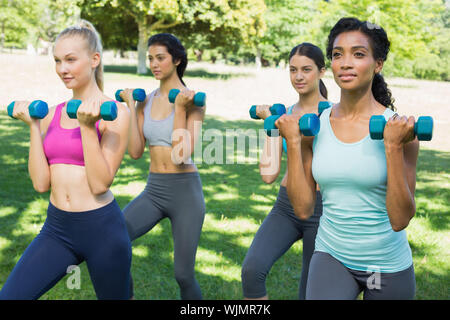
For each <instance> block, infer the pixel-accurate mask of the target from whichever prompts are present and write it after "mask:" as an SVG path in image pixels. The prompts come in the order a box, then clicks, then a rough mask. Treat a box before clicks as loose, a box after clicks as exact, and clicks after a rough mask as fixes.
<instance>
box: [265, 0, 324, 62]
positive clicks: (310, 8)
mask: <svg viewBox="0 0 450 320" xmlns="http://www.w3.org/2000/svg"><path fill="white" fill-rule="evenodd" d="M316 3H317V1H311V0H266V5H267V11H266V12H265V13H264V20H265V22H266V24H267V31H266V32H265V33H264V36H263V37H262V38H261V39H260V40H259V43H258V46H257V51H258V52H257V56H258V55H259V57H258V58H262V59H265V60H269V61H273V62H275V64H276V65H278V63H279V62H280V61H281V60H284V61H287V60H288V55H289V52H290V50H291V49H292V48H293V47H294V46H296V45H297V44H300V43H301V42H305V41H311V42H314V41H313V39H311V37H309V34H310V31H311V22H312V21H313V20H314V17H315V16H316V15H317V14H319V13H318V12H317V9H316Z"/></svg>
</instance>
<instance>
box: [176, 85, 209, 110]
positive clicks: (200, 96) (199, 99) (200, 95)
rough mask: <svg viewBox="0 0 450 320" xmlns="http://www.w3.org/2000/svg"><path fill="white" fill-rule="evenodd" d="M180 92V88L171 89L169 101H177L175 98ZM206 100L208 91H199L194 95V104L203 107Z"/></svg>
mask: <svg viewBox="0 0 450 320" xmlns="http://www.w3.org/2000/svg"><path fill="white" fill-rule="evenodd" d="M179 93H180V90H179V89H172V90H170V91H169V101H170V103H175V99H176V97H177V95H178V94H179ZM205 102H206V93H204V92H197V93H196V94H195V95H194V105H196V106H197V107H203V106H204V105H205Z"/></svg>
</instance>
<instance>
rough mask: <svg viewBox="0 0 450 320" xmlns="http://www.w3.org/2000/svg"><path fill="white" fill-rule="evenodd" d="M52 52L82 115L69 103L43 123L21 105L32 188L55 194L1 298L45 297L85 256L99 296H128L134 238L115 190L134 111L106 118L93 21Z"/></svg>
mask: <svg viewBox="0 0 450 320" xmlns="http://www.w3.org/2000/svg"><path fill="white" fill-rule="evenodd" d="M53 54H54V58H55V66H56V73H57V75H58V76H59V77H60V78H61V80H62V81H63V82H64V84H65V86H66V87H67V88H68V89H71V90H72V92H73V99H79V100H81V101H82V104H81V105H80V106H79V108H78V112H77V118H76V119H71V118H69V117H68V115H67V112H66V108H67V106H66V105H67V103H66V102H63V103H61V104H59V105H57V106H55V107H53V108H50V110H49V114H48V115H47V116H46V117H45V118H44V119H42V120H37V119H33V118H31V117H30V116H29V115H28V112H26V110H27V106H28V102H25V101H22V102H16V103H15V106H14V114H13V116H14V117H15V118H17V119H20V120H22V121H24V122H25V123H26V124H27V125H28V126H29V127H30V150H29V161H28V171H29V175H30V177H31V180H32V182H33V187H34V188H35V190H36V191H38V192H46V191H48V190H49V189H51V192H50V202H49V205H48V210H47V219H46V221H45V223H44V226H43V227H42V230H41V231H40V233H39V234H38V236H37V237H36V238H35V239H34V240H33V241H32V242H31V244H30V245H29V246H28V248H27V249H26V250H25V252H24V254H23V255H22V257H21V258H20V260H19V261H18V263H17V264H16V266H15V267H14V269H13V270H12V272H11V274H10V275H9V277H8V279H7V280H6V283H5V284H4V286H3V288H2V290H1V291H0V299H21V300H22V299H38V298H39V297H40V296H41V295H42V294H44V293H45V292H46V291H48V290H49V289H51V288H52V287H53V286H54V285H55V284H56V283H57V282H58V281H59V280H60V279H61V278H62V277H64V275H65V274H66V272H67V270H68V267H70V266H73V265H78V264H80V263H81V262H83V261H86V263H87V267H88V270H89V274H90V277H91V280H92V283H93V285H94V288H95V292H96V295H97V297H98V298H99V299H128V298H129V276H130V265H131V243H130V239H129V236H128V233H127V229H126V225H125V220H124V217H123V214H122V211H121V210H120V207H119V206H118V204H117V202H116V201H115V199H114V195H113V194H112V193H111V191H110V189H109V187H110V186H111V184H112V182H113V179H114V176H115V174H116V172H117V170H118V168H119V165H120V163H121V161H122V158H123V155H124V153H125V150H126V148H127V140H128V126H129V122H130V116H129V111H128V109H127V108H126V107H125V106H123V105H121V104H119V103H117V102H116V103H117V107H118V112H117V113H118V115H117V118H116V120H114V121H103V120H100V105H101V104H102V103H103V102H105V101H110V100H112V99H110V98H109V97H107V96H106V95H105V94H104V93H103V71H102V68H103V67H102V45H101V42H100V39H99V36H98V34H97V32H96V30H95V28H94V27H93V26H92V25H91V24H90V23H89V22H87V21H81V23H80V25H79V26H76V27H70V28H67V29H65V30H64V31H62V32H61V33H60V34H59V35H58V37H57V39H56V42H55V45H54V49H53Z"/></svg>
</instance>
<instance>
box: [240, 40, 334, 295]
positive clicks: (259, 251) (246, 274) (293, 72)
mask: <svg viewBox="0 0 450 320" xmlns="http://www.w3.org/2000/svg"><path fill="white" fill-rule="evenodd" d="M289 64H290V78H291V83H292V86H293V87H294V89H295V91H296V92H297V93H298V94H299V101H298V102H297V103H296V104H295V105H293V106H291V107H290V108H288V111H287V112H288V113H289V114H291V113H294V114H299V113H317V112H318V103H319V101H323V100H326V98H327V89H326V87H325V85H324V84H323V82H322V80H321V79H320V78H321V77H322V76H323V75H324V73H325V58H324V55H323V53H322V50H320V48H319V47H317V46H315V45H313V44H310V43H302V44H300V45H298V46H296V47H294V48H293V49H292V50H291V53H290V55H289ZM268 109H269V106H257V114H258V116H259V117H260V118H261V119H265V118H266V117H267V116H269V115H270V112H269V110H268ZM283 144H284V143H283ZM271 145H275V148H274V149H272V150H273V151H275V154H273V153H272V152H270V151H269V149H270V146H271ZM281 156H282V148H281V138H280V137H268V136H267V138H266V141H265V146H264V152H263V156H262V158H261V161H260V174H261V177H262V179H263V181H264V182H266V183H273V182H274V181H275V180H276V179H277V177H278V175H279V173H280V163H281ZM267 163H270V165H268V166H266V165H265V164H267ZM286 183H287V174H285V176H284V178H283V180H282V181H281V185H280V190H279V192H278V197H277V200H276V202H275V204H274V206H273V208H272V210H271V211H270V213H269V214H268V215H267V217H266V218H265V219H264V221H263V223H262V224H261V226H260V228H259V229H258V231H257V233H256V235H255V238H254V239H253V242H252V244H251V246H250V248H249V250H248V252H247V255H246V257H245V260H244V262H243V264H242V274H241V277H242V288H243V293H244V297H245V298H248V299H262V298H268V295H267V292H266V286H265V281H266V276H267V274H268V273H269V271H270V269H271V268H272V266H273V264H274V263H275V262H276V261H277V260H278V259H279V258H280V257H281V256H282V255H283V254H284V253H285V252H287V251H288V250H289V248H290V247H291V246H292V245H293V244H294V243H295V242H296V241H298V240H300V239H303V260H302V261H303V262H302V272H301V277H300V284H299V291H298V297H299V299H301V300H304V299H305V294H306V280H307V278H308V270H309V263H310V260H311V257H312V254H313V252H314V241H315V238H316V233H317V228H318V226H319V219H320V216H321V214H322V203H321V202H320V197H321V196H320V192H319V191H317V199H318V201H317V202H316V208H315V210H314V215H313V216H312V217H310V218H309V219H308V220H306V221H303V220H300V219H299V218H297V217H296V216H295V214H294V210H293V208H292V206H291V204H290V202H289V199H288V196H287V194H286Z"/></svg>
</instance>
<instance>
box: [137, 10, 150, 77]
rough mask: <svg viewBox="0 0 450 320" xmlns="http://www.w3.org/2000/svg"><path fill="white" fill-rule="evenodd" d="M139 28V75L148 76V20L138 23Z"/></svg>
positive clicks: (144, 19) (141, 20)
mask: <svg viewBox="0 0 450 320" xmlns="http://www.w3.org/2000/svg"><path fill="white" fill-rule="evenodd" d="M138 28H139V42H138V65H137V73H138V74H146V73H147V65H146V60H147V40H148V34H149V31H148V29H149V28H148V26H147V23H146V18H145V17H144V18H142V19H140V20H139V21H138Z"/></svg>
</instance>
